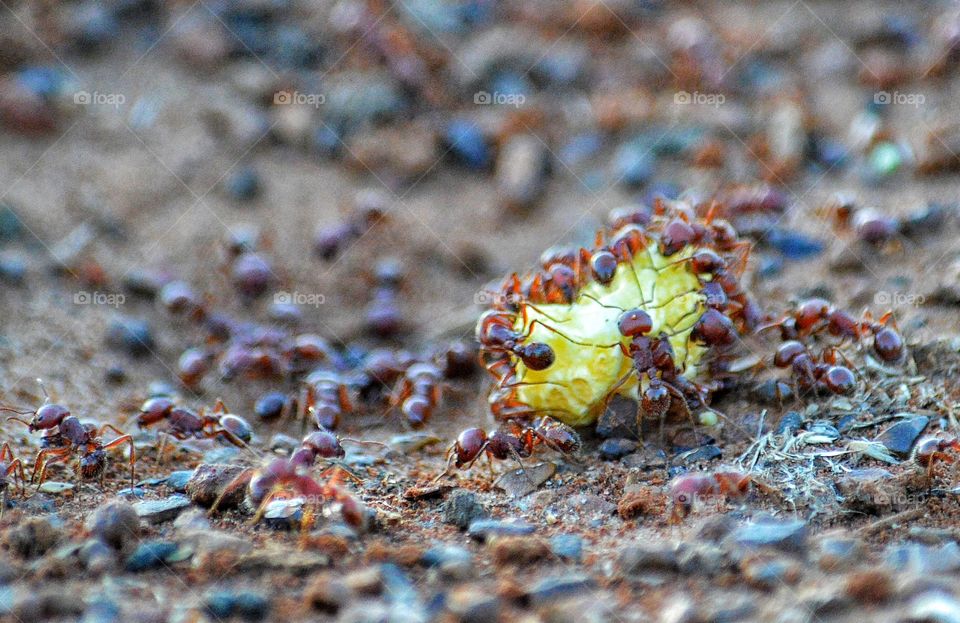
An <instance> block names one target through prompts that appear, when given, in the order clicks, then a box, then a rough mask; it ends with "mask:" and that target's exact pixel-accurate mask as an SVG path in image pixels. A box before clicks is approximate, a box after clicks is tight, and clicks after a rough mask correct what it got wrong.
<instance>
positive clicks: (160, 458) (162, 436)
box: [157, 430, 168, 465]
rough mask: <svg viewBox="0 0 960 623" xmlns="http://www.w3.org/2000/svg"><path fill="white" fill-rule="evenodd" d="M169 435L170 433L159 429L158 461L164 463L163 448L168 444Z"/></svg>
mask: <svg viewBox="0 0 960 623" xmlns="http://www.w3.org/2000/svg"><path fill="white" fill-rule="evenodd" d="M167 435H168V433H166V432H164V431H162V430H161V431H157V442H158V443H157V463H159V464H161V465H163V463H164V458H163V450H164V448H165V447H166V445H167Z"/></svg>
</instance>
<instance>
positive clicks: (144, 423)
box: [137, 396, 253, 460]
mask: <svg viewBox="0 0 960 623" xmlns="http://www.w3.org/2000/svg"><path fill="white" fill-rule="evenodd" d="M159 422H166V428H165V429H164V430H161V431H160V432H159V433H158V437H160V446H159V449H158V453H159V455H160V457H161V460H162V458H163V449H164V446H165V445H166V440H167V437H168V436H169V437H173V438H174V439H177V440H180V441H183V440H185V439H191V438H192V439H202V438H208V439H212V438H216V437H223V438H224V439H226V440H227V441H229V442H230V443H232V444H233V445H235V446H238V447H242V448H245V447H247V443H248V442H249V441H250V439H251V437H252V435H253V432H252V431H253V429H252V428H251V427H250V424H249V423H247V421H246V420H245V419H243V418H242V417H240V416H239V415H234V414H232V413H228V412H227V408H226V406H225V405H224V404H223V401H222V400H220V399H217V402H216V404H215V405H214V408H213V412H212V414H211V415H207V414H205V413H204V411H203V409H200V411H199V412H197V411H194V410H192V409H190V408H187V407H179V406H177V405H176V403H175V402H174V401H173V400H171V399H169V398H167V397H165V396H157V397H154V398H150V399H148V400H147V401H146V402H144V403H143V405H142V406H141V407H140V414H139V415H138V416H137V426H139V427H140V428H147V427H149V426H153V425H154V424H157V423H159Z"/></svg>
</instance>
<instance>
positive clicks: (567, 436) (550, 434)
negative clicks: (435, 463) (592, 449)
mask: <svg viewBox="0 0 960 623" xmlns="http://www.w3.org/2000/svg"><path fill="white" fill-rule="evenodd" d="M580 445H581V442H580V436H579V435H578V434H577V432H576V431H575V430H573V429H572V428H570V427H569V426H567V425H566V424H563V423H562V422H559V421H558V420H555V419H553V418H550V417H541V418H538V419H537V420H535V421H534V422H533V424H532V425H527V424H522V423H520V422H517V421H511V422H509V423H508V425H507V426H506V427H504V428H500V429H498V430H496V431H494V432H493V433H490V434H487V432H486V431H484V430H483V429H482V428H476V427H475V428H468V429H466V430H464V431H463V432H461V433H460V434H459V435H458V436H457V440H456V441H455V442H454V443H453V444H452V445H451V446H450V448H448V449H447V457H446V458H447V469H446V470H444V471H443V472H442V473H441V474H440V475H439V476H437V480H439V479H441V478H443V477H444V476H445V475H447V474H448V473H449V472H450V468H451V467H456V468H457V469H469V468H470V466H471V465H473V463H474V462H475V461H476V460H477V459H479V458H480V457H481V456H486V457H487V460H488V461H489V462H490V464H491V465H492V462H493V461H494V460H498V461H504V460H507V459H511V458H512V459H515V460H516V461H517V462H518V463H520V460H521V459H525V458H528V457H530V456H532V455H533V453H534V452H535V451H536V449H537V448H538V447H539V446H544V447H546V448H549V449H550V450H554V451H555V452H559V453H561V454H563V455H571V454H574V453H576V452H577V451H578V450H579V449H580ZM520 464H521V466H522V465H523V464H522V463H520Z"/></svg>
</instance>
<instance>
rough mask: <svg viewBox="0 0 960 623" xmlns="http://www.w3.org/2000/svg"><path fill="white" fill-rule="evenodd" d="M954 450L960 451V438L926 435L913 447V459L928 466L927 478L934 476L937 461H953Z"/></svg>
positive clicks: (954, 459) (954, 458)
mask: <svg viewBox="0 0 960 623" xmlns="http://www.w3.org/2000/svg"><path fill="white" fill-rule="evenodd" d="M951 451H952V452H960V439H958V438H956V437H951V438H948V439H944V438H940V437H925V438H923V439H921V440H920V441H918V442H917V445H915V446H914V447H913V460H914V461H916V463H917V464H918V465H921V466H922V467H926V468H927V480H930V479H931V478H933V468H934V466H935V465H936V463H937V461H942V462H944V463H953V462H955V461H956V457H955V456H953V454H952V453H951Z"/></svg>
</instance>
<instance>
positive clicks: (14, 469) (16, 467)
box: [7, 459, 26, 497]
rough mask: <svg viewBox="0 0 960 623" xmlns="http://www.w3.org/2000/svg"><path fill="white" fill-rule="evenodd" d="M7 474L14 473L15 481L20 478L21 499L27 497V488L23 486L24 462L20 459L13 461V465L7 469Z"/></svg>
mask: <svg viewBox="0 0 960 623" xmlns="http://www.w3.org/2000/svg"><path fill="white" fill-rule="evenodd" d="M7 473H8V474H9V473H12V474H13V477H14V480H15V481H16V480H17V477H18V476H19V484H20V497H23V496H25V495H26V488H25V487H24V485H23V483H24V476H23V461H21V460H20V459H13V462H11V463H10V466H9V467H8V468H7ZM15 484H16V482H15Z"/></svg>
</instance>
